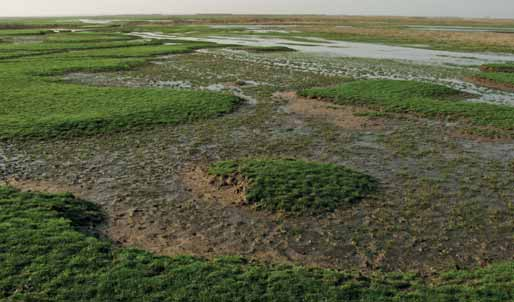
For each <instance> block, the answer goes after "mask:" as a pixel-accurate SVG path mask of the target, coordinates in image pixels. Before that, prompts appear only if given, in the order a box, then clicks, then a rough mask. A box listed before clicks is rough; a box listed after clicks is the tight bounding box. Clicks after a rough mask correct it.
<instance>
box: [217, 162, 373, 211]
mask: <svg viewBox="0 0 514 302" xmlns="http://www.w3.org/2000/svg"><path fill="white" fill-rule="evenodd" d="M209 173H210V174H212V175H216V176H219V177H221V178H223V179H226V178H236V179H237V177H238V176H242V177H243V178H244V179H245V180H247V181H248V182H249V183H248V188H247V191H246V201H247V202H248V203H250V204H254V205H255V206H256V207H257V209H266V210H271V211H284V212H291V213H298V214H306V213H321V212H325V211H333V210H335V209H336V208H337V207H338V206H340V205H342V204H348V203H352V202H355V201H358V200H359V199H361V198H363V197H364V196H366V195H367V194H369V193H370V192H373V191H375V190H376V187H377V184H376V181H375V180H374V179H373V178H372V177H370V176H367V175H364V174H362V173H358V172H355V171H352V170H350V169H347V168H344V167H340V166H336V165H332V164H322V163H312V162H304V161H298V160H266V159H249V160H240V161H224V162H219V163H215V164H213V165H212V166H211V167H210V169H209Z"/></svg>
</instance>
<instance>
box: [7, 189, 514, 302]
mask: <svg viewBox="0 0 514 302" xmlns="http://www.w3.org/2000/svg"><path fill="white" fill-rule="evenodd" d="M101 221H102V215H101V212H100V211H99V209H98V207H96V206H94V205H93V204H91V203H88V202H86V201H82V200H77V199H75V198H74V197H73V196H72V195H69V194H64V195H48V194H36V193H21V192H19V191H16V190H14V189H11V188H8V187H0V234H2V235H1V236H0V267H1V268H2V269H1V270H0V300H2V301H249V302H251V301H281V302H287V301H294V302H297V301H355V302H357V301H384V302H393V301H405V302H410V301H412V302H421V301H423V302H424V301H426V302H428V301H442V302H445V301H448V302H449V301H456V302H464V301H465V302H479V301H480V302H483V301H489V302H496V301H498V302H499V301H510V300H512V299H513V298H514V286H512V285H513V282H514V275H513V274H512V272H513V269H514V266H513V265H514V264H513V263H512V262H506V263H499V264H495V265H491V266H488V267H486V268H481V269H477V270H460V271H451V272H446V273H443V274H440V275H438V276H435V277H434V278H433V279H432V280H423V279H421V278H420V277H418V276H416V275H414V274H409V273H389V274H383V273H375V274H373V275H371V276H363V275H361V274H357V273H348V272H342V271H335V270H328V269H312V268H311V269H308V268H302V267H295V266H284V265H264V264H258V263H250V262H248V261H246V260H245V259H243V258H238V257H223V258H217V259H214V260H210V261H209V260H204V259H200V258H194V257H188V256H181V257H159V256H155V255H152V254H150V253H147V252H143V251H139V250H134V249H128V248H118V247H116V246H114V245H113V244H111V243H110V242H109V241H107V240H105V239H100V238H97V237H94V236H93V235H92V233H91V232H84V230H87V229H91V228H92V227H94V226H95V225H96V224H98V223H100V222H101Z"/></svg>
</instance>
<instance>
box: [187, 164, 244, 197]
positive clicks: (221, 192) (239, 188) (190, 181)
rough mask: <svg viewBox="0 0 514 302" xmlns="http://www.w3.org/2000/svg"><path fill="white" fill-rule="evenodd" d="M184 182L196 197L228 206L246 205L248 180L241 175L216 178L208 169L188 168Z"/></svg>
mask: <svg viewBox="0 0 514 302" xmlns="http://www.w3.org/2000/svg"><path fill="white" fill-rule="evenodd" d="M182 179H183V182H184V184H185V185H186V187H187V188H188V189H189V190H191V193H193V195H194V196H197V197H198V198H204V199H208V200H211V201H217V202H221V203H223V204H228V205H234V204H236V205H244V204H247V202H246V197H245V194H246V189H247V187H248V180H246V179H244V178H243V177H242V176H240V175H234V176H232V177H225V178H222V177H216V176H212V175H209V174H208V173H207V169H206V168H202V167H194V168H188V169H186V171H185V172H183V178H182Z"/></svg>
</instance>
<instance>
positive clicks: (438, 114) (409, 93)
mask: <svg viewBox="0 0 514 302" xmlns="http://www.w3.org/2000/svg"><path fill="white" fill-rule="evenodd" d="M300 94H301V95H303V96H306V97H313V98H323V99H327V100H331V101H333V102H334V103H337V104H341V105H365V106H369V107H376V108H378V109H380V110H383V111H385V112H391V113H413V114H417V115H420V116H422V117H428V118H443V117H444V118H449V119H451V120H461V121H464V122H467V123H471V124H472V125H474V126H482V127H494V128H498V129H501V130H507V131H508V132H509V133H512V131H511V130H514V108H513V107H509V106H502V105H493V104H485V103H472V102H466V101H461V100H458V98H460V97H461V96H462V93H460V92H459V91H457V90H454V89H451V88H448V87H445V86H441V85H436V84H429V83H420V82H415V81H396V80H363V81H354V82H348V83H344V84H341V85H339V86H337V87H330V88H311V89H306V90H304V91H301V92H300ZM511 135H512V136H514V134H511Z"/></svg>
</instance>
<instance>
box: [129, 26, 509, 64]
mask: <svg viewBox="0 0 514 302" xmlns="http://www.w3.org/2000/svg"><path fill="white" fill-rule="evenodd" d="M132 35H134V36H138V37H141V38H145V39H181V40H188V41H208V42H214V43H219V44H234V45H241V46H286V47H289V48H292V49H295V50H298V51H301V52H305V53H317V54H322V55H327V56H334V57H355V58H373V59H390V60H403V61H412V62H416V63H420V64H430V65H457V66H459V65H460V66H470V65H476V66H478V65H481V64H485V63H499V62H514V55H513V54H498V53H466V52H452V51H442V50H432V49H424V48H416V47H402V46H391V45H385V44H373V43H359V42H347V41H334V40H324V39H319V38H317V39H316V40H312V39H311V41H312V42H302V44H294V43H293V44H292V43H291V40H288V39H283V38H269V37H258V36H250V35H244V36H235V37H234V36H208V37H202V38H198V37H187V36H172V35H165V34H162V33H150V32H139V33H132ZM291 38H295V37H294V36H291ZM297 38H298V37H297ZM302 38H303V37H302Z"/></svg>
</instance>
